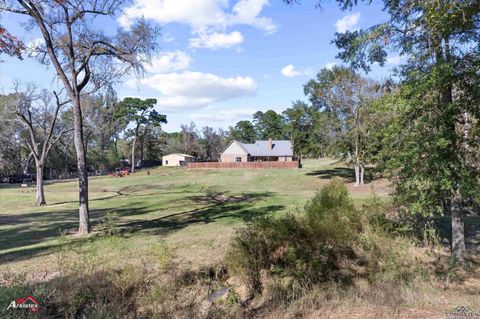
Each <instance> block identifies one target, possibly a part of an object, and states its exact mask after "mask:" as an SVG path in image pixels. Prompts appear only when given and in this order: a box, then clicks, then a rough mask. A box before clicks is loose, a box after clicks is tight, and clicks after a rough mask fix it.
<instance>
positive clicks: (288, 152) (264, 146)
mask: <svg viewBox="0 0 480 319" xmlns="http://www.w3.org/2000/svg"><path fill="white" fill-rule="evenodd" d="M264 161H269V162H277V161H279V162H290V161H293V148H292V143H291V142H290V141H274V140H272V139H269V140H268V141H256V142H255V143H252V144H247V143H241V142H238V141H233V142H232V143H231V144H230V145H229V146H228V147H227V148H226V149H225V150H224V151H223V152H222V153H221V154H220V162H223V163H234V162H237V163H239V162H264Z"/></svg>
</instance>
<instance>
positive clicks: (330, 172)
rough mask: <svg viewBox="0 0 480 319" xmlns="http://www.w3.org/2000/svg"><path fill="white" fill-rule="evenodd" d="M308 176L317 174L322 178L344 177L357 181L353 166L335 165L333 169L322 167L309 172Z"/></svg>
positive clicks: (349, 180) (350, 180)
mask: <svg viewBox="0 0 480 319" xmlns="http://www.w3.org/2000/svg"><path fill="white" fill-rule="evenodd" d="M306 175H308V176H316V177H318V178H321V179H333V178H336V177H340V178H344V179H346V180H348V182H354V181H355V172H354V170H353V169H352V168H347V167H335V168H333V169H321V170H315V171H311V172H308V173H307V174H306Z"/></svg>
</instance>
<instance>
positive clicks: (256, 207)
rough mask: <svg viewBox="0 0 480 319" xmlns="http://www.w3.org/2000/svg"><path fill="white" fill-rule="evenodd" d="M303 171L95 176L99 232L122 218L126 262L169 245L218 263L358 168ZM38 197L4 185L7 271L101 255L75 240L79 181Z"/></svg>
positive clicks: (1, 212)
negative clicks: (268, 217)
mask: <svg viewBox="0 0 480 319" xmlns="http://www.w3.org/2000/svg"><path fill="white" fill-rule="evenodd" d="M303 164H304V165H303V168H302V169H295V170H290V169H281V170H245V169H239V170H188V169H181V168H167V167H162V168H157V169H153V170H151V174H150V175H147V173H146V171H145V170H144V171H141V172H139V173H137V174H135V175H134V176H128V177H126V178H112V177H106V176H105V177H92V178H90V209H91V220H92V225H93V230H94V233H97V234H98V233H99V225H100V220H101V219H102V218H103V217H104V216H105V215H106V213H107V212H110V211H115V212H117V213H118V221H117V223H118V226H119V227H120V229H121V230H122V233H123V237H122V241H124V244H123V245H122V246H121V249H122V251H123V252H124V253H125V256H137V257H138V255H139V254H140V255H142V254H149V253H150V251H149V249H150V248H149V247H153V246H154V245H152V243H156V242H159V241H165V242H166V244H167V246H168V247H169V248H170V249H172V250H173V251H174V252H175V255H176V256H177V258H178V259H179V260H181V261H182V262H183V263H188V264H191V265H197V266H198V265H203V264H208V263H212V262H216V261H219V260H220V258H222V256H223V253H224V251H225V248H226V247H227V245H228V241H229V239H230V237H231V235H232V234H233V233H234V231H235V229H236V228H237V227H239V226H240V225H242V224H243V223H244V222H246V221H249V220H251V219H252V218H255V217H257V216H261V215H265V214H273V215H275V214H284V213H285V212H287V211H288V210H291V209H294V208H295V207H298V206H303V204H304V203H305V201H306V200H307V199H309V198H311V197H312V196H313V194H314V193H315V192H316V191H317V190H319V189H320V188H321V187H322V186H323V185H324V184H325V183H327V182H328V180H329V179H331V178H334V177H341V178H344V179H345V180H346V181H347V182H348V181H350V180H351V178H352V175H353V173H352V171H351V169H348V168H345V167H342V166H341V164H340V163H336V162H335V161H333V160H325V159H324V160H306V161H304V163H303ZM375 183H377V182H375ZM375 183H372V184H375ZM379 185H380V186H378V187H377V188H376V189H375V190H376V191H377V192H378V190H380V191H384V190H382V189H381V188H382V187H383V186H382V185H385V183H384V182H383V184H382V183H380V184H379ZM348 187H349V190H351V192H352V195H353V197H354V198H357V199H363V198H365V197H366V196H368V195H369V194H370V193H371V192H372V189H371V186H370V185H366V186H363V187H361V188H355V187H353V186H352V185H348ZM380 193H381V192H380ZM384 193H385V191H384ZM381 194H382V193H381ZM385 194H386V193H385ZM34 196H35V190H34V188H21V187H20V186H18V185H12V186H10V185H1V186H0V264H1V265H2V266H0V267H1V268H0V271H1V270H2V268H8V269H12V268H15V269H18V268H20V269H22V268H26V269H34V270H35V271H43V270H44V269H48V268H49V267H51V264H52V258H53V257H52V256H53V255H54V254H53V253H54V252H55V251H56V249H58V248H59V247H62V246H68V245H71V244H72V242H74V241H77V242H78V241H81V242H82V245H83V247H87V250H88V247H91V249H92V250H93V249H97V248H96V247H95V246H94V241H95V240H92V239H89V240H85V239H82V238H78V237H76V236H75V235H74V234H75V231H76V228H77V223H78V216H77V205H78V204H77V198H78V193H77V182H76V181H75V180H69V181H59V182H53V183H47V186H46V199H47V204H48V205H47V206H44V207H33V203H34ZM62 233H65V234H66V235H67V236H64V237H62V236H61V234H62ZM61 238H64V239H61ZM132 252H136V253H134V254H133V255H132ZM132 258H136V257H132Z"/></svg>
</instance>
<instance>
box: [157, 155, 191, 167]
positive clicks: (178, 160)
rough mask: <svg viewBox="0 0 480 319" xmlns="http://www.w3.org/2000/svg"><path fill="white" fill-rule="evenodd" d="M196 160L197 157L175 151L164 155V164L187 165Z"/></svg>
mask: <svg viewBox="0 0 480 319" xmlns="http://www.w3.org/2000/svg"><path fill="white" fill-rule="evenodd" d="M192 162H195V157H194V156H191V155H187V154H180V153H173V154H168V155H165V156H163V157H162V165H163V166H186V165H187V163H192Z"/></svg>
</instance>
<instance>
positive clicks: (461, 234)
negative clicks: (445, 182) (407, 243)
mask: <svg viewBox="0 0 480 319" xmlns="http://www.w3.org/2000/svg"><path fill="white" fill-rule="evenodd" d="M461 207H462V206H461V198H460V194H459V193H458V190H457V191H455V193H454V195H453V196H452V199H451V206H450V209H451V214H452V256H453V258H455V260H456V261H458V262H459V263H460V264H463V263H464V261H465V224H464V221H463V212H462V208H461Z"/></svg>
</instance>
